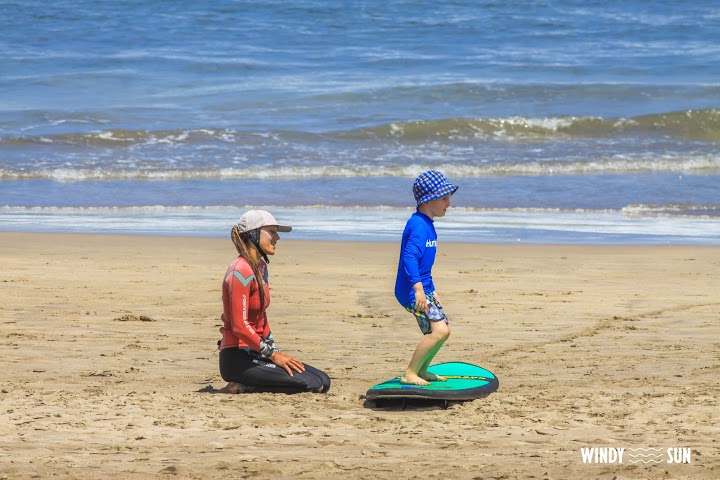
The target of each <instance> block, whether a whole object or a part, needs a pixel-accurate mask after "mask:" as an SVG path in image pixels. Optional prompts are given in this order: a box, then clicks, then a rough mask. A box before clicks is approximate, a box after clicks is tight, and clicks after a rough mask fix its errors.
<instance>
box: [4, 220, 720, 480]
mask: <svg viewBox="0 0 720 480" xmlns="http://www.w3.org/2000/svg"><path fill="white" fill-rule="evenodd" d="M441 236H442V235H441ZM397 250H398V245H397V244H394V243H392V244H391V243H340V242H303V241H292V240H288V239H285V238H284V239H283V240H281V242H280V244H279V245H278V253H277V255H276V256H275V257H274V258H272V261H271V265H270V283H271V288H272V295H273V297H272V305H271V307H270V310H269V317H270V321H271V325H272V327H273V333H274V336H275V338H276V340H277V342H278V344H279V345H280V347H281V348H283V349H284V350H286V351H288V352H289V353H291V354H293V355H295V356H297V357H298V358H300V359H301V360H303V361H304V362H306V363H309V364H311V365H314V366H316V367H318V368H320V369H323V370H325V371H326V372H327V373H328V374H329V375H330V376H331V377H332V380H333V385H332V388H331V390H330V392H329V393H328V394H326V395H317V394H302V395H294V396H287V395H278V394H276V395H274V394H247V395H229V394H221V393H216V392H217V390H218V389H219V388H221V387H222V386H224V384H225V383H224V382H223V381H222V379H221V378H220V376H219V374H218V368H217V362H218V355H217V351H216V342H217V340H218V339H219V333H218V327H219V325H220V318H219V317H220V313H221V308H222V306H221V298H220V286H221V279H222V276H223V274H224V272H225V269H226V267H227V264H228V263H229V262H230V261H231V260H232V258H234V256H235V253H234V248H233V246H232V244H231V242H230V241H229V240H225V239H199V238H194V239H193V238H170V237H168V238H159V237H123V236H101V235H60V234H57V235H43V234H25V233H0V264H1V265H2V268H1V269H0V287H1V288H0V358H2V381H1V382H0V384H1V385H0V387H1V391H0V478H3V479H4V478H8V479H27V478H103V479H108V478H116V479H144V478H188V479H200V478H202V479H208V478H260V479H265V478H268V479H270V478H288V479H295V478H298V479H313V478H359V479H361V478H373V479H398V478H418V479H420V478H422V479H426V478H437V479H440V478H460V479H474V478H608V479H610V478H688V479H690V478H706V479H711V478H719V477H720V420H719V419H718V418H719V416H718V412H720V408H718V403H719V401H718V398H719V397H720V387H719V385H720V381H718V378H720V289H719V288H718V271H720V248H717V247H617V246H614V247H603V246H542V245H535V246H530V245H485V244H454V243H447V242H446V243H442V244H441V245H440V247H439V252H438V258H437V261H436V266H435V269H434V277H435V279H436V286H437V288H438V291H439V292H441V293H442V298H443V301H444V304H445V309H446V311H447V313H448V315H449V316H450V318H451V322H452V328H453V333H452V336H451V337H450V340H449V341H448V342H447V344H446V345H445V346H444V347H443V349H442V350H441V351H440V353H439V355H438V357H437V358H436V361H437V362H443V361H466V362H470V363H475V364H478V365H481V366H483V367H485V368H487V369H489V370H491V371H493V372H494V373H495V374H496V375H497V376H498V377H499V378H500V389H499V390H498V391H497V392H496V393H494V394H492V395H490V396H489V397H487V398H484V399H479V400H475V401H472V402H465V403H459V404H454V405H451V406H450V407H449V408H447V409H442V408H422V409H413V408H410V409H407V410H405V411H400V410H382V409H370V408H366V407H365V406H364V405H363V398H362V396H363V395H364V393H365V392H366V391H367V389H368V388H369V387H370V386H372V385H373V384H375V383H377V382H379V381H382V380H385V379H387V378H390V377H392V376H395V375H398V374H400V373H401V372H402V370H403V369H404V367H405V365H406V363H407V361H408V359H409V357H410V355H411V353H412V351H413V349H414V347H415V346H416V344H417V342H418V341H419V340H420V332H419V330H418V329H417V326H416V325H415V322H414V320H413V318H412V317H411V316H410V315H408V314H407V313H406V312H404V311H403V310H402V309H401V308H400V306H399V305H398V304H397V303H396V301H395V299H394V297H393V294H392V287H393V284H394V274H395V269H396V264H397ZM583 448H606V449H607V448H614V449H624V450H623V451H624V457H623V461H622V463H618V462H616V463H614V464H607V463H600V464H596V463H592V464H590V463H584V462H583V457H582V454H581V451H582V449H583ZM641 448H642V449H648V448H654V449H661V452H662V457H661V461H659V463H654V462H653V463H643V462H637V461H633V462H631V460H632V459H633V458H635V459H639V458H640V457H638V456H635V457H633V456H631V454H632V453H633V452H631V449H635V450H636V451H635V453H638V452H639V451H638V450H637V449H641ZM668 449H670V451H671V456H672V453H675V452H676V450H674V449H678V450H677V451H679V452H688V450H683V449H689V452H690V457H689V460H690V463H689V464H688V463H680V464H677V463H674V462H673V463H669V461H668V460H669V458H668V455H667V451H668ZM606 451H607V450H606Z"/></svg>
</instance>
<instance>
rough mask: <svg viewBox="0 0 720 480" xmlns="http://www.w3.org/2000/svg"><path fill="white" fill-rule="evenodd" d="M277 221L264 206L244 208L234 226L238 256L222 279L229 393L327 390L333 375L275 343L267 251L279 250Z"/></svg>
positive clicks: (224, 372)
mask: <svg viewBox="0 0 720 480" xmlns="http://www.w3.org/2000/svg"><path fill="white" fill-rule="evenodd" d="M291 230H292V228H291V227H288V226H285V225H278V223H277V221H276V220H275V217H273V216H272V215H271V214H270V213H269V212H266V211H264V210H250V211H248V212H245V213H244V214H243V216H242V217H240V220H239V221H238V223H237V225H235V226H234V227H233V228H232V230H231V238H232V241H233V243H234V244H235V248H236V249H237V251H238V254H239V255H238V257H237V258H236V259H235V260H234V261H233V262H232V263H231V264H230V266H229V267H228V269H227V272H226V273H225V280H224V281H223V314H222V321H223V326H222V327H221V328H220V333H222V340H220V344H219V345H220V375H221V376H222V378H223V380H225V381H226V382H229V383H228V385H227V386H226V387H224V388H223V391H225V392H228V393H247V392H277V393H299V392H319V393H324V392H327V391H328V390H329V389H330V377H328V376H327V375H326V374H325V373H323V372H321V371H320V370H318V369H316V368H313V367H311V366H310V365H305V364H304V363H302V362H301V361H300V360H298V359H296V358H294V357H292V356H290V355H288V354H287V353H283V352H282V351H280V349H279V348H278V347H277V346H276V345H275V340H274V339H273V336H272V333H271V332H270V324H269V323H268V319H267V315H266V313H265V312H266V310H267V308H268V306H269V305H270V288H269V286H268V270H267V264H268V263H270V260H269V259H268V257H267V256H268V255H275V247H276V244H277V241H278V240H279V239H280V236H279V235H278V232H289V231H291Z"/></svg>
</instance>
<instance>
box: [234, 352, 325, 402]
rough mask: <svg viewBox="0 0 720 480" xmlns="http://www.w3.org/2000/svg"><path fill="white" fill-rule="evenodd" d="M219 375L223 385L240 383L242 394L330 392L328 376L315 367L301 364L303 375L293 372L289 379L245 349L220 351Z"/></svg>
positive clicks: (282, 370) (283, 370)
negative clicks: (303, 368) (242, 386)
mask: <svg viewBox="0 0 720 480" xmlns="http://www.w3.org/2000/svg"><path fill="white" fill-rule="evenodd" d="M220 375H221V376H222V378H223V380H225V381H226V382H237V383H241V384H243V385H244V386H245V391H246V392H250V391H251V392H274V393H301V392H318V393H325V392H327V391H328V390H329V389H330V377H328V376H327V375H326V374H325V373H324V372H322V371H320V370H318V369H317V368H314V367H311V366H310V365H305V371H304V372H301V373H298V372H295V371H293V376H292V377H291V376H290V375H288V373H287V372H286V371H285V369H284V368H282V367H279V366H277V365H275V364H274V363H272V362H271V361H270V360H268V359H267V358H265V357H263V356H262V355H260V354H259V353H258V352H256V351H254V350H250V349H245V348H224V349H222V350H220Z"/></svg>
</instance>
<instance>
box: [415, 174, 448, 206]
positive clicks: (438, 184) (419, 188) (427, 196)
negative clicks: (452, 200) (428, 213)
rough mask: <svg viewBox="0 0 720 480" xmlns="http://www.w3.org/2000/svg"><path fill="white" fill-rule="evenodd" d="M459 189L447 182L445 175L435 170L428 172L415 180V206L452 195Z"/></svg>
mask: <svg viewBox="0 0 720 480" xmlns="http://www.w3.org/2000/svg"><path fill="white" fill-rule="evenodd" d="M458 188H459V187H457V186H455V185H453V184H452V183H450V182H448V179H447V178H445V175H443V174H442V173H440V172H438V171H437V170H429V171H427V172H425V173H423V174H422V175H420V176H419V177H417V178H416V179H415V183H414V184H413V194H414V195H415V201H417V206H418V207H419V206H420V205H421V204H423V203H425V202H429V201H431V200H437V199H438V198H442V197H444V196H445V195H447V194H450V195H452V194H453V193H455V191H456V190H457V189H458Z"/></svg>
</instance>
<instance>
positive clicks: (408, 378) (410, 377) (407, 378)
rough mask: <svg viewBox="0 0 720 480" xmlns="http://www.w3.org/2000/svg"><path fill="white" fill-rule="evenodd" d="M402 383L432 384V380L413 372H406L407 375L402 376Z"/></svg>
mask: <svg viewBox="0 0 720 480" xmlns="http://www.w3.org/2000/svg"><path fill="white" fill-rule="evenodd" d="M400 383H404V384H405V385H420V386H425V385H430V382H428V381H427V380H423V379H422V378H420V377H419V376H417V375H414V374H412V373H405V375H403V376H402V378H400Z"/></svg>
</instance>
